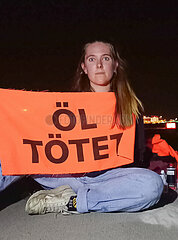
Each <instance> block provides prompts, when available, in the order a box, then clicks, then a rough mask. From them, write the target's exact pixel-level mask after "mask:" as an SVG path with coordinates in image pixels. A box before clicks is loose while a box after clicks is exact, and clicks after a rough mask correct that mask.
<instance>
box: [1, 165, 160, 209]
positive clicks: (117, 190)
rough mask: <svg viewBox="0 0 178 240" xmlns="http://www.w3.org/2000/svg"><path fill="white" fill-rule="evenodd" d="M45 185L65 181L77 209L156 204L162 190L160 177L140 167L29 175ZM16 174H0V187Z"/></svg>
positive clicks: (136, 207) (147, 206)
mask: <svg viewBox="0 0 178 240" xmlns="http://www.w3.org/2000/svg"><path fill="white" fill-rule="evenodd" d="M32 177H33V178H34V180H35V181H37V182H38V183H39V184H41V185H42V187H44V188H45V189H52V188H56V187H58V186H61V185H66V184H67V185H69V186H70V187H71V188H72V189H73V190H74V191H75V192H76V194H77V211H78V212H81V213H84V212H89V211H97V212H113V211H114V212H115V211H121V212H135V211H139V210H143V209H147V208H149V207H151V206H153V205H154V204H156V203H157V202H158V201H159V199H160V196H161V194H162V191H163V182H162V179H161V177H160V176H159V175H158V174H157V173H155V172H153V171H151V170H148V169H143V168H116V169H112V170H108V171H107V172H105V173H104V174H102V175H99V176H97V177H94V178H91V177H78V178H74V177H65V178H64V177H56V175H55V177H47V176H43V175H37V176H32ZM19 178H20V176H2V173H0V191H2V190H3V189H5V188H6V187H7V186H8V185H10V184H11V183H12V182H14V181H16V180H17V179H19Z"/></svg>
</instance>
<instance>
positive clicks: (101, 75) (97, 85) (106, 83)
mask: <svg viewBox="0 0 178 240" xmlns="http://www.w3.org/2000/svg"><path fill="white" fill-rule="evenodd" d="M81 67H82V69H83V71H84V72H85V74H87V75H88V78H89V80H90V85H91V87H92V88H93V89H94V90H95V91H96V90H97V91H100V90H101V91H105V89H108V90H109V89H110V82H111V79H112V76H113V73H114V71H116V69H117V67H118V63H117V62H116V61H114V59H113V57H112V54H111V49H110V45H109V44H107V43H103V42H94V43H91V44H89V45H88V46H87V47H86V50H85V59H84V62H83V63H82V64H81Z"/></svg>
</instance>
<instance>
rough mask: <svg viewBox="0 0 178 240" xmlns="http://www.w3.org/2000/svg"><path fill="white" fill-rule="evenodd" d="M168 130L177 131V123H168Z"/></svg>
mask: <svg viewBox="0 0 178 240" xmlns="http://www.w3.org/2000/svg"><path fill="white" fill-rule="evenodd" d="M166 128H167V129H176V123H175V122H168V123H166Z"/></svg>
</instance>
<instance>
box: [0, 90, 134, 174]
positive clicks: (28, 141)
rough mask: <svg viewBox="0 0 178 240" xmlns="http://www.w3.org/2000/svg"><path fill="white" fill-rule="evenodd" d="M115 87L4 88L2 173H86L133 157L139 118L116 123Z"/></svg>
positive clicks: (1, 99)
mask: <svg viewBox="0 0 178 240" xmlns="http://www.w3.org/2000/svg"><path fill="white" fill-rule="evenodd" d="M114 105H115V96H114V93H111V92H109V93H89V92H88V93H82V92H81V93H70V92H69V93H61V92H31V91H22V90H7V89H0V126H1V130H0V146H1V147H0V160H1V163H2V172H3V175H20V174H68V173H84V172H92V171H98V170H104V169H109V168H114V167H118V166H121V165H125V164H129V163H132V162H133V153H134V140H135V139H134V138H135V124H134V125H133V126H132V127H130V128H127V129H126V130H124V131H123V130H121V129H118V128H117V126H115V127H114V128H111V126H112V120H113V113H114Z"/></svg>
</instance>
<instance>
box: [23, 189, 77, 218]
mask: <svg viewBox="0 0 178 240" xmlns="http://www.w3.org/2000/svg"><path fill="white" fill-rule="evenodd" d="M71 196H76V193H75V192H74V191H73V190H72V188H71V187H70V186H68V185H63V186H60V187H58V188H55V189H51V190H40V191H38V192H36V193H34V194H33V195H32V196H31V197H30V198H29V199H28V201H27V203H26V206H25V211H26V212H27V213H28V214H45V213H60V212H61V213H63V214H70V213H78V212H77V211H75V212H71V211H69V210H68V207H67V204H68V202H69V200H70V198H71Z"/></svg>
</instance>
